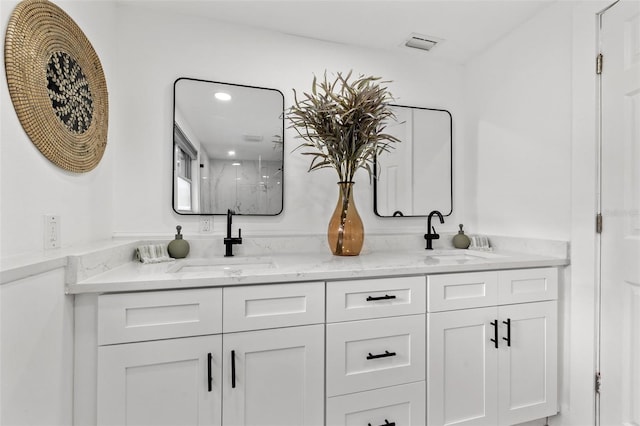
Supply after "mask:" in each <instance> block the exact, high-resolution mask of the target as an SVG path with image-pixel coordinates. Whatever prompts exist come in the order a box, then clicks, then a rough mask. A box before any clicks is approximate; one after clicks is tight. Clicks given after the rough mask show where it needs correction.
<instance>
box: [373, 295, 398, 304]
mask: <svg viewBox="0 0 640 426" xmlns="http://www.w3.org/2000/svg"><path fill="white" fill-rule="evenodd" d="M395 298H396V296H394V295H393V294H392V295H391V296H389V295H388V294H385V295H384V296H378V297H373V296H369V297H367V302H372V301H374V300H389V299H395Z"/></svg>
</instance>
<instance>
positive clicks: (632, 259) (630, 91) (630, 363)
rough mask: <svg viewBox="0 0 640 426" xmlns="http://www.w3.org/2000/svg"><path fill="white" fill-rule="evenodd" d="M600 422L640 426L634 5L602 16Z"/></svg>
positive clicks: (639, 36) (639, 167)
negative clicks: (639, 425) (638, 425)
mask: <svg viewBox="0 0 640 426" xmlns="http://www.w3.org/2000/svg"><path fill="white" fill-rule="evenodd" d="M601 22H602V28H601V34H600V35H601V43H602V46H601V48H602V53H603V55H604V65H603V71H602V75H601V84H602V87H601V89H602V96H601V108H602V110H601V111H602V141H601V143H602V157H601V189H602V194H601V204H602V205H601V210H602V217H603V231H602V234H601V240H600V243H601V276H600V309H601V310H600V312H601V316H600V347H599V351H600V352H599V369H600V373H601V377H602V385H601V388H600V390H601V392H600V395H599V398H600V399H599V408H600V410H599V412H600V422H601V424H606V425H623V424H624V425H630V424H633V425H637V424H640V261H639V260H640V2H638V1H630V0H622V1H620V2H619V3H617V4H615V5H614V6H613V7H611V8H610V9H609V10H607V11H606V12H605V13H604V14H603V15H602V21H601Z"/></svg>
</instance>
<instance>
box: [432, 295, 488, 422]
mask: <svg viewBox="0 0 640 426" xmlns="http://www.w3.org/2000/svg"><path fill="white" fill-rule="evenodd" d="M497 316H498V312H497V308H495V307H491V308H480V309H464V310H460V311H448V312H438V313H430V314H427V328H428V334H427V336H428V344H427V350H428V353H427V424H429V425H491V426H495V425H496V424H498V415H497V411H498V402H497V388H498V384H497V381H498V372H497V363H498V349H496V348H495V342H493V341H491V340H492V339H493V340H498V344H500V343H499V337H498V336H497V334H498V332H497V329H496V327H497V322H498V321H497ZM492 323H493V324H492Z"/></svg>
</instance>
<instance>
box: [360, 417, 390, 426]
mask: <svg viewBox="0 0 640 426" xmlns="http://www.w3.org/2000/svg"><path fill="white" fill-rule="evenodd" d="M367 424H368V425H369V426H371V423H367ZM380 426H396V422H392V423H389V420H387V419H384V424H383V425H380Z"/></svg>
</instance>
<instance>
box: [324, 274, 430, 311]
mask: <svg viewBox="0 0 640 426" xmlns="http://www.w3.org/2000/svg"><path fill="white" fill-rule="evenodd" d="M425 284H426V282H425V277H424V276H421V277H397V278H379V279H370V280H354V281H336V282H329V283H327V322H338V321H350V320H359V319H368V318H381V317H392V316H398V315H411V314H421V313H424V312H425V309H426V300H427V297H426V285H425Z"/></svg>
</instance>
